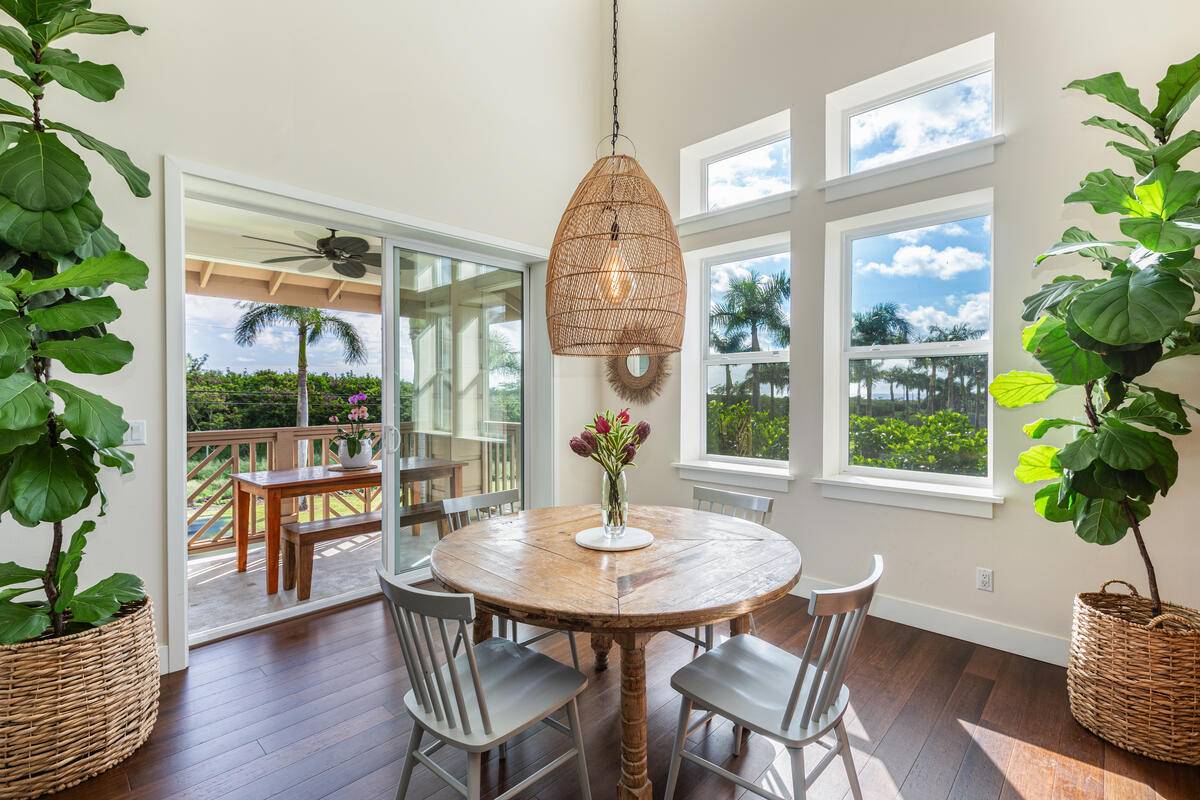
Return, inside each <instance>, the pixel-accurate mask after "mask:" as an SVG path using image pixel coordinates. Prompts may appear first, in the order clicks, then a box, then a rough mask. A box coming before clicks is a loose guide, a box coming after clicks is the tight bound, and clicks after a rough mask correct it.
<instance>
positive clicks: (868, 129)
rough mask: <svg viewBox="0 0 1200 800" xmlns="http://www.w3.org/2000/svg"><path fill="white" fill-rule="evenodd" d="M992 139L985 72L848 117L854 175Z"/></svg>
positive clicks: (988, 79) (989, 88) (988, 80)
mask: <svg viewBox="0 0 1200 800" xmlns="http://www.w3.org/2000/svg"><path fill="white" fill-rule="evenodd" d="M991 135H992V73H991V72H984V73H982V74H980V75H973V76H972V77H970V78H964V79H962V80H960V81H955V82H954V83H948V84H946V85H944V86H939V87H937V88H936V89H930V90H929V91H926V92H922V93H921V94H918V95H913V96H912V97H907V98H905V99H903V100H897V101H896V102H894V103H888V104H887V105H885V106H880V107H879V108H873V109H871V110H870V111H864V112H863V113H861V114H855V115H854V116H852V117H850V172H852V173H854V172H861V171H862V170H866V169H872V168H874V167H881V166H883V165H884V164H892V163H895V162H897V161H904V160H905V159H909V158H915V157H916V156H920V155H924V154H925V153H932V152H934V151H935V150H944V149H945V148H947V147H953V146H954V145H958V144H964V143H965V142H973V141H976V140H978V139H986V138H987V137H989V136H991Z"/></svg>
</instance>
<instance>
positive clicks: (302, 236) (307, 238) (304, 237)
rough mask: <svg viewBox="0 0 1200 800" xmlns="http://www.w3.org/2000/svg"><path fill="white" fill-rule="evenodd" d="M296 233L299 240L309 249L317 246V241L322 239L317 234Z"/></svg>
mask: <svg viewBox="0 0 1200 800" xmlns="http://www.w3.org/2000/svg"><path fill="white" fill-rule="evenodd" d="M294 233H295V235H296V238H297V239H299V240H300V241H302V242H305V243H307V244H308V246H309V247H313V246H315V245H316V243H317V240H318V239H320V238H321V237H320V236H318V235H317V234H315V233H309V232H308V231H294Z"/></svg>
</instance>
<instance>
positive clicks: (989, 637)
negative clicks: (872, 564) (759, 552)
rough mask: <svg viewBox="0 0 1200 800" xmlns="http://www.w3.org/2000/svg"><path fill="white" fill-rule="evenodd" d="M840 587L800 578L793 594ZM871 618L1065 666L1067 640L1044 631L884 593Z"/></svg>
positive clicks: (874, 607)
mask: <svg viewBox="0 0 1200 800" xmlns="http://www.w3.org/2000/svg"><path fill="white" fill-rule="evenodd" d="M835 588H837V584H834V583H830V582H829V581H823V580H820V579H817V578H801V579H800V582H799V583H798V584H796V587H795V588H794V589H792V594H795V595H798V596H800V597H808V596H809V594H810V593H811V592H812V590H813V589H835ZM871 616H873V617H879V618H880V619H886V620H890V621H892V622H899V623H901V624H904V625H911V626H912V627H914V628H921V629H922V630H927V631H932V632H934V633H940V634H942V635H943V636H952V637H954V638H955V639H962V640H964V641H968V642H972V643H973V644H981V645H984V646H985V647H994V648H995V649H997V650H1004V651H1005V652H1008V653H1016V654H1017V655H1020V656H1026V657H1028V658H1034V659H1037V660H1038V661H1045V662H1046V663H1048V664H1057V665H1058V666H1060V667H1062V666H1066V664H1067V640H1066V639H1065V638H1063V637H1061V636H1054V635H1052V634H1049V633H1042V632H1041V631H1034V630H1030V629H1029V628H1022V627H1019V626H1016V625H1009V624H1007V623H1004V622H996V621H995V620H990V619H984V618H982V617H975V616H972V615H970V614H964V613H962V612H961V611H951V610H949V609H945V608H938V607H936V606H929V605H925V604H924V603H917V602H914V601H912V600H904V599H903V598H899V597H890V596H888V595H885V594H877V595H875V600H874V602H873V603H871Z"/></svg>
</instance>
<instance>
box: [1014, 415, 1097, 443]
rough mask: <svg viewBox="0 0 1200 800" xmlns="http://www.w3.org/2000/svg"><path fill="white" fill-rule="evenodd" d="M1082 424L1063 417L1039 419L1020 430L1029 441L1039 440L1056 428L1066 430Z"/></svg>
mask: <svg viewBox="0 0 1200 800" xmlns="http://www.w3.org/2000/svg"><path fill="white" fill-rule="evenodd" d="M1083 424H1084V423H1082V422H1080V421H1078V420H1074V419H1064V418H1063V417H1051V418H1046V417H1040V418H1038V419H1035V420H1034V421H1033V422H1030V423H1028V424H1026V425H1025V426H1023V427H1022V428H1021V430H1022V431H1024V432H1025V435H1026V436H1028V437H1029V438H1030V439H1040V438H1042V437H1043V436H1045V435H1046V434H1047V433H1049V432H1050V431H1052V430H1057V429H1058V428H1066V427H1068V426H1071V425H1083Z"/></svg>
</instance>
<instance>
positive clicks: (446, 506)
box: [442, 489, 521, 531]
mask: <svg viewBox="0 0 1200 800" xmlns="http://www.w3.org/2000/svg"><path fill="white" fill-rule="evenodd" d="M506 508H507V510H505V509H506ZM520 508H521V490H520V489H505V490H504V491H502V492H490V493H488V494H474V495H469V496H467V497H447V498H446V499H445V500H443V501H442V511H443V512H444V513H445V514H446V519H447V520H449V522H450V530H451V531H456V530H458V529H459V528H465V527H467V526H468V525H470V524H471V523H472V522H478V521H479V520H481V519H491V518H492V517H502V516H504V515H505V514H515V513H517V511H519V510H520Z"/></svg>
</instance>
